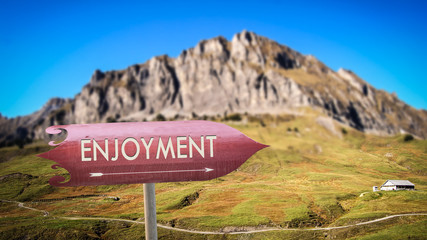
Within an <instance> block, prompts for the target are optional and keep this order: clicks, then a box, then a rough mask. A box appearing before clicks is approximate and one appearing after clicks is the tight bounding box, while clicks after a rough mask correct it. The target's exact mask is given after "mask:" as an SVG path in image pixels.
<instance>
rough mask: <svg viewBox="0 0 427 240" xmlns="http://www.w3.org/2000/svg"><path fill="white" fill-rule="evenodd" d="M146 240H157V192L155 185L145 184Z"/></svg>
mask: <svg viewBox="0 0 427 240" xmlns="http://www.w3.org/2000/svg"><path fill="white" fill-rule="evenodd" d="M144 214H145V239H147V240H157V216H156V191H155V188H154V183H144Z"/></svg>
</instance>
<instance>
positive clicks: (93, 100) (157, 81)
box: [0, 30, 427, 146]
mask: <svg viewBox="0 0 427 240" xmlns="http://www.w3.org/2000/svg"><path fill="white" fill-rule="evenodd" d="M300 107H311V108H314V109H316V110H317V111H319V112H321V113H324V114H327V115H329V116H330V117H331V118H334V119H335V120H337V121H339V122H341V123H343V124H346V125H348V126H351V127H354V128H356V129H358V130H360V131H364V132H368V133H374V134H379V135H392V134H397V133H403V132H407V133H411V134H413V135H416V136H418V137H420V138H424V139H425V138H426V137H427V111H425V110H416V109H414V108H413V107H411V106H409V105H407V104H406V103H404V102H402V101H401V100H399V99H398V98H397V96H396V95H395V94H389V93H387V92H385V91H382V90H377V89H375V88H374V87H372V86H371V85H370V84H369V83H367V82H365V81H364V80H362V79H360V78H359V77H358V76H357V75H356V74H355V73H353V72H351V71H349V70H344V69H340V70H338V71H337V72H335V71H333V70H331V69H330V68H329V67H328V66H326V65H325V64H323V63H322V62H321V61H319V60H317V59H316V58H315V57H314V56H311V55H303V54H301V53H299V52H297V51H294V50H292V49H290V48H289V47H287V46H284V45H281V44H279V43H277V42H275V41H272V40H270V39H268V38H265V37H262V36H259V35H257V34H255V33H253V32H248V31H246V30H244V31H242V32H241V33H237V34H236V35H234V37H233V39H232V40H231V41H227V40H226V39H225V38H224V37H216V38H212V39H209V40H203V41H201V42H199V43H198V44H197V45H196V46H195V47H194V48H190V49H188V50H184V51H183V52H182V53H181V54H180V55H179V56H178V57H177V58H170V57H168V56H165V55H164V56H157V57H153V58H152V59H150V60H148V61H147V62H145V63H143V64H137V65H132V66H129V67H128V68H126V69H123V70H117V71H108V72H101V71H99V70H96V71H95V72H94V74H93V75H92V78H91V79H90V82H89V83H88V84H87V85H85V86H84V87H83V89H82V91H81V92H80V93H79V94H77V95H76V96H75V98H74V99H60V98H54V99H51V100H49V101H48V102H47V103H46V104H45V105H44V106H43V108H42V109H40V110H39V111H37V112H35V113H33V114H31V115H27V116H24V117H17V118H11V119H7V118H5V117H3V116H1V115H0V146H5V145H11V144H22V143H25V142H28V141H31V140H32V139H39V138H43V136H44V129H45V128H46V127H47V126H51V125H56V124H71V123H95V122H106V121H142V120H144V119H148V120H150V119H153V118H154V117H155V116H156V115H157V114H162V115H163V116H165V117H167V118H173V117H176V116H178V117H179V118H189V117H191V116H192V115H194V114H195V115H198V116H203V115H207V116H216V115H218V114H220V115H223V114H229V113H237V112H238V113H245V112H246V113H250V114H258V113H269V114H280V113H286V112H289V111H293V110H295V109H298V108H300Z"/></svg>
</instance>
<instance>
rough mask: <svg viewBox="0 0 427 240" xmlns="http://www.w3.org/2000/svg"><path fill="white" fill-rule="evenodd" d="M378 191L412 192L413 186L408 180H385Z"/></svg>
mask: <svg viewBox="0 0 427 240" xmlns="http://www.w3.org/2000/svg"><path fill="white" fill-rule="evenodd" d="M380 189H381V191H392V190H414V189H415V185H414V184H413V183H411V182H410V181H408V180H387V181H385V183H384V184H383V185H381V187H380Z"/></svg>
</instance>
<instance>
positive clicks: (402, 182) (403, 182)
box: [383, 180, 415, 186]
mask: <svg viewBox="0 0 427 240" xmlns="http://www.w3.org/2000/svg"><path fill="white" fill-rule="evenodd" d="M387 182H390V183H391V184H393V185H396V186H415V185H414V184H413V183H411V182H410V181H408V180H387V181H385V183H384V184H386V183H387ZM384 184H383V185H384Z"/></svg>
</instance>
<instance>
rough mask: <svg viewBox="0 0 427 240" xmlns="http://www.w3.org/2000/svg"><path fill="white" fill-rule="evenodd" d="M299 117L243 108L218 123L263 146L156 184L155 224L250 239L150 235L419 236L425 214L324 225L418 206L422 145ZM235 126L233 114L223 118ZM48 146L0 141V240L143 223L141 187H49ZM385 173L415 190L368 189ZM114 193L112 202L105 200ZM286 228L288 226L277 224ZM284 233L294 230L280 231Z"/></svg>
mask: <svg viewBox="0 0 427 240" xmlns="http://www.w3.org/2000/svg"><path fill="white" fill-rule="evenodd" d="M301 111H304V112H303V114H296V115H295V114H294V115H292V114H289V115H279V116H271V115H250V116H247V115H242V116H241V117H240V118H233V117H231V118H226V119H222V120H221V119H217V120H216V121H222V122H224V123H226V124H227V125H229V126H231V127H234V128H236V129H237V130H239V131H241V132H243V133H244V134H246V135H247V136H248V137H250V138H252V139H254V140H256V141H258V142H260V143H264V144H267V145H270V147H269V148H266V149H263V150H261V151H260V152H258V153H256V154H255V155H254V156H252V157H251V158H250V159H249V160H248V161H246V162H245V163H244V164H243V165H242V166H241V167H240V168H239V169H237V170H236V171H234V172H232V173H230V174H228V175H226V176H223V177H220V178H217V179H213V180H210V181H200V182H176V183H158V184H156V203H157V218H158V222H159V223H161V224H164V225H167V226H172V227H175V228H180V229H190V230H200V231H214V232H223V233H231V232H234V231H249V230H254V229H267V228H281V229H284V230H282V231H269V232H260V233H250V234H249V233H248V234H235V235H232V234H219V235H206V234H195V233H186V232H179V231H173V230H168V229H161V228H159V238H160V239H184V238H192V239H193V238H194V239H277V238H288V239H301V238H305V239H313V238H314V239H317V238H336V239H346V238H362V239H384V238H385V237H386V238H389V239H401V238H408V237H410V238H411V239H423V238H425V236H427V230H425V229H426V226H427V224H426V223H427V217H426V216H405V217H397V218H393V219H389V220H385V221H381V222H376V223H373V224H369V225H360V226H354V227H348V228H336V229H332V230H319V231H305V229H313V228H325V227H339V226H346V225H352V224H357V223H361V222H365V221H369V220H373V219H378V218H382V217H386V216H390V215H394V214H406V213H427V171H426V170H427V169H426V168H427V167H426V166H427V164H426V162H427V161H426V160H427V141H426V140H419V139H408V137H407V136H406V135H397V136H390V137H380V136H374V135H369V134H365V133H362V132H359V131H356V130H354V129H352V128H349V127H347V126H344V125H341V124H339V123H337V122H333V121H331V120H328V118H326V117H322V116H318V115H317V114H316V113H315V112H314V111H311V110H309V109H305V110H304V109H303V110H301ZM236 119H237V120H238V121H233V120H236ZM48 149H50V147H48V145H47V144H46V143H42V142H36V143H33V144H30V145H27V146H25V147H24V148H23V149H19V148H17V147H7V148H0V199H2V200H9V201H18V202H24V204H25V205H26V206H29V207H32V208H36V209H41V210H44V211H48V212H49V216H43V214H42V213H41V212H36V211H31V210H28V209H24V208H19V207H17V204H16V203H15V202H5V201H3V202H1V203H0V213H1V218H0V238H1V239H20V238H30V239H32V238H39V239H51V238H57V239H62V238H63V239H100V238H101V239H117V238H120V239H136V238H144V225H143V224H136V223H130V222H119V221H107V220H101V219H100V220H99V221H96V220H66V219H61V218H60V217H97V218H116V219H124V220H126V219H127V220H142V219H143V217H144V205H143V192H142V184H132V185H109V186H92V187H67V188H56V187H52V186H50V185H49V184H48V180H49V179H50V178H51V177H52V176H54V175H58V174H61V175H64V176H66V175H67V173H66V171H64V170H63V171H61V170H60V169H55V170H53V169H51V168H50V166H51V165H53V164H54V162H52V161H49V160H46V159H42V158H39V157H36V156H35V155H36V154H38V153H42V152H45V151H47V150H48ZM387 179H407V180H409V181H411V182H412V183H414V184H415V188H416V190H415V191H396V192H384V191H381V192H372V187H373V186H381V185H382V184H383V183H384V182H385V181H386V180H387ZM114 197H116V198H114ZM286 229H288V230H286ZM289 229H292V230H289Z"/></svg>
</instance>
